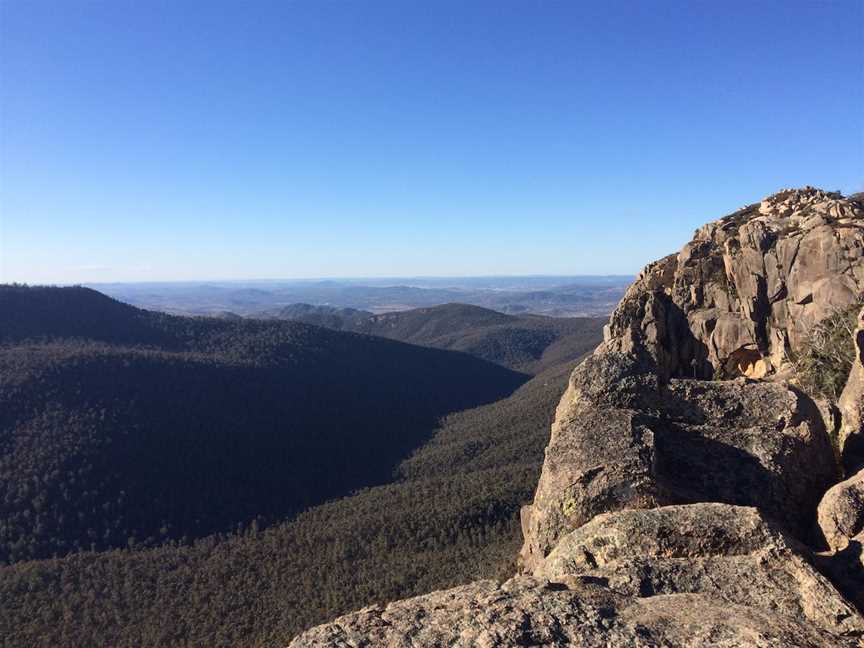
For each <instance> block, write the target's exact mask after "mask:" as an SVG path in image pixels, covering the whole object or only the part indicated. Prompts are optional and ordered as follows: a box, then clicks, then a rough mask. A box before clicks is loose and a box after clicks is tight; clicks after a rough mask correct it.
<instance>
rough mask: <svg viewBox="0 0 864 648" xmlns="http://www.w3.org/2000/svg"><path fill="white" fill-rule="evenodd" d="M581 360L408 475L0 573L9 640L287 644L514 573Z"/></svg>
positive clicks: (464, 428)
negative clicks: (529, 504)
mask: <svg viewBox="0 0 864 648" xmlns="http://www.w3.org/2000/svg"><path fill="white" fill-rule="evenodd" d="M598 337H599V330H595V331H594V332H593V338H592V339H593V340H594V341H595V342H596V341H597V339H598ZM572 366H573V365H572V363H568V364H566V365H562V366H559V367H558V368H556V369H553V370H550V371H547V372H545V373H543V374H541V375H539V376H537V377H535V378H533V379H532V380H530V381H529V382H528V383H526V384H525V385H523V386H522V387H520V388H519V389H518V390H517V391H516V392H514V393H513V394H512V395H511V396H509V397H507V398H505V399H502V400H500V401H498V402H496V403H491V404H489V405H484V406H481V407H477V408H473V409H469V410H467V411H464V412H459V413H457V414H453V415H450V416H448V417H447V418H446V419H445V420H444V421H443V424H442V426H441V427H440V428H439V429H438V430H437V431H436V433H435V434H434V436H433V438H432V439H431V441H430V442H429V443H427V444H425V445H424V446H423V447H422V448H421V449H420V450H418V451H417V452H416V453H414V454H413V455H412V456H411V457H410V458H409V459H407V460H405V461H403V462H402V464H401V465H400V467H399V469H398V472H399V474H400V476H401V477H400V478H399V479H398V480H397V481H396V482H394V483H392V484H387V485H382V486H378V487H374V488H370V489H366V490H363V491H361V492H359V493H357V494H355V495H352V496H350V497H346V498H343V499H340V500H337V501H335V502H331V503H327V504H324V505H321V506H317V507H315V508H312V509H310V510H309V511H307V512H305V513H302V514H301V515H299V516H298V517H297V518H296V519H295V520H293V521H291V522H287V523H284V524H280V525H276V526H273V527H271V528H269V529H267V530H266V531H262V532H251V531H247V532H245V533H238V534H232V535H231V536H226V537H219V536H211V537H209V538H205V539H203V540H200V541H198V542H196V543H195V544H194V545H193V546H180V547H177V546H163V547H159V548H155V549H147V550H141V551H109V552H103V553H97V554H92V553H79V554H75V555H72V556H69V557H67V558H63V559H60V560H44V561H37V562H29V563H19V564H17V565H13V566H11V567H5V568H0V600H4V601H9V600H15V602H16V605H15V606H13V607H12V608H9V609H7V610H6V612H5V613H4V614H3V615H0V634H5V635H6V636H7V637H10V638H11V640H13V641H15V642H17V643H15V644H14V645H27V646H45V647H48V646H51V647H52V648H53V647H61V646H68V647H70V648H71V647H72V646H81V645H111V646H114V647H117V648H120V647H128V648H132V647H133V646H134V647H139V646H181V645H189V646H207V647H208V648H209V647H214V646H223V647H226V648H227V647H235V646H250V647H251V646H264V645H268V646H269V645H277V646H278V645H285V644H287V642H288V640H289V639H290V637H291V636H292V635H293V634H295V633H296V632H298V631H300V630H302V629H304V628H306V627H309V626H311V625H314V624H315V623H320V622H322V621H324V620H327V619H329V618H331V617H333V616H335V615H337V614H341V613H344V612H347V611H349V610H352V609H356V608H358V607H362V606H364V605H368V604H370V603H373V602H385V601H388V600H392V599H395V598H399V597H404V596H412V595H416V594H422V593H425V592H428V591H430V590H433V589H436V588H439V587H449V586H451V585H456V584H459V583H463V582H467V581H470V580H472V579H475V578H488V577H496V576H500V575H505V574H507V573H509V572H510V570H511V569H512V564H511V563H512V560H513V556H514V555H515V553H516V551H517V549H518V547H519V544H520V542H521V537H522V536H521V533H520V530H519V508H520V506H521V505H522V504H523V503H525V502H526V501H528V500H529V499H530V497H531V493H532V491H533V489H534V487H535V485H536V482H537V478H538V476H539V471H540V466H541V464H542V461H543V448H544V447H545V445H546V443H547V442H548V439H549V426H550V424H551V420H552V416H553V414H554V410H555V405H556V403H557V402H558V399H559V398H560V395H561V392H562V391H563V390H564V387H565V384H566V381H567V376H568V375H569V373H570V370H571V369H572ZM105 619H111V621H110V622H107V623H106V622H105V621H104V620H105ZM4 623H5V624H6V627H4V626H3V624H4Z"/></svg>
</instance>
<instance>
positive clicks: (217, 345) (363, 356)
mask: <svg viewBox="0 0 864 648" xmlns="http://www.w3.org/2000/svg"><path fill="white" fill-rule="evenodd" d="M525 379H526V377H524V376H523V375H521V374H517V373H515V372H512V371H509V370H507V369H504V368H501V367H498V366H495V365H492V364H490V363H487V362H483V361H481V360H478V359H475V358H472V357H470V356H467V355H465V354H458V353H450V352H443V351H438V350H434V349H424V348H421V347H416V346H412V345H406V344H401V343H397V342H393V341H389V340H383V339H380V338H374V337H370V336H361V335H354V334H350V333H338V332H333V331H330V330H327V329H323V328H320V327H314V326H308V325H305V324H300V323H295V322H262V321H230V320H217V319H206V318H181V317H173V316H168V315H161V314H155V313H150V312H147V311H142V310H138V309H135V308H132V307H129V306H126V305H124V304H121V303H119V302H115V301H114V300H111V299H109V298H107V297H105V296H103V295H100V294H99V293H96V292H94V291H92V290H88V289H84V288H26V287H22V286H3V287H0V507H2V509H0V561H3V562H9V561H17V560H24V559H32V558H46V557H50V556H53V555H59V556H62V555H64V554H66V553H67V552H70V551H77V550H81V549H85V550H87V549H96V550H101V549H108V548H113V547H138V546H142V545H143V546H152V545H157V544H160V543H163V542H165V541H168V540H189V539H192V538H196V537H202V536H204V535H207V534H211V533H214V532H220V531H221V532H225V531H231V530H232V529H235V528H237V527H238V526H246V525H249V524H250V523H252V522H253V521H256V520H257V521H258V523H262V524H269V523H272V522H274V521H279V520H282V519H285V518H286V517H288V516H291V515H293V514H296V513H297V512H298V511H300V510H302V509H304V508H306V507H308V506H310V505H314V504H317V503H320V502H323V501H325V500H327V499H331V498H333V497H337V496H340V495H344V494H347V493H348V492H350V491H352V490H354V489H357V488H361V487H364V486H370V485H374V484H380V483H385V482H387V481H389V480H390V479H391V475H392V472H393V469H394V467H395V466H396V465H397V463H398V462H399V461H400V460H401V459H403V458H404V457H405V456H406V455H407V454H408V453H410V452H411V451H412V450H413V449H414V448H416V447H418V446H419V445H420V444H421V443H422V442H424V441H425V440H426V439H428V438H429V435H430V434H431V432H432V430H433V429H434V427H435V426H436V424H437V421H438V419H439V418H440V417H441V416H443V415H445V414H447V413H449V412H454V411H458V410H462V409H465V408H466V407H471V406H474V405H477V404H479V403H484V402H490V401H493V400H496V399H497V398H500V397H502V396H506V395H507V394H508V393H510V392H511V391H512V390H513V389H514V388H516V387H517V386H518V385H519V384H521V383H522V382H524V381H525Z"/></svg>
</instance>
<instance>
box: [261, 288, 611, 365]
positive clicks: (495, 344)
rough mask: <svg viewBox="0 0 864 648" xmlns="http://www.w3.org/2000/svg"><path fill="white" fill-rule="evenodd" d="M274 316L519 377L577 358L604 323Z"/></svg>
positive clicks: (443, 313)
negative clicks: (485, 364) (485, 363)
mask: <svg viewBox="0 0 864 648" xmlns="http://www.w3.org/2000/svg"><path fill="white" fill-rule="evenodd" d="M272 316H275V317H278V318H283V319H290V320H294V321H301V322H306V323H309V324H319V325H321V326H327V327H328V328H333V329H335V330H342V331H354V332H357V333H367V334H369V335H377V336H380V337H386V338H390V339H393V340H400V341H402V342H410V343H411V344H420V345H423V346H430V347H435V348H438V349H451V350H455V351H464V352H465V353H470V354H471V355H474V356H477V357H478V358H483V359H484V360H489V361H490V362H494V363H496V364H500V365H503V366H506V367H510V368H511V369H515V370H518V371H527V372H530V373H539V372H541V371H543V370H545V369H548V368H550V367H554V366H556V365H558V364H561V363H562V362H568V361H570V360H573V359H575V358H578V357H579V356H581V355H582V354H584V353H586V352H587V351H589V350H590V348H591V346H593V344H592V343H591V340H593V338H592V336H591V332H593V331H595V330H597V328H598V327H600V326H602V324H604V323H605V320H602V319H601V318H587V317H578V318H577V317H560V318H558V317H544V316H541V315H519V316H516V315H506V314H504V313H499V312H497V311H494V310H489V309H488V308H481V307H479V306H471V305H468V304H444V305H442V306H433V307H430V308H417V309H413V310H406V311H398V312H393V313H384V314H381V315H373V314H372V313H368V312H365V311H358V310H354V309H350V308H333V307H330V306H311V305H309V304H294V305H292V306H287V307H285V308H283V309H280V310H278V311H275V312H274V313H272Z"/></svg>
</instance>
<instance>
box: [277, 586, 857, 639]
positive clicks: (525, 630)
mask: <svg viewBox="0 0 864 648" xmlns="http://www.w3.org/2000/svg"><path fill="white" fill-rule="evenodd" d="M442 646H450V647H451V648H509V647H516V646H548V647H550V648H552V647H562V646H581V647H583V648H595V647H596V648H601V647H602V648H625V647H626V648H631V647H633V646H645V647H649V646H663V647H664V648H703V647H704V646H723V647H724V648H745V647H747V648H753V647H763V648H769V647H770V648H793V647H796V648H797V647H800V648H805V647H806V648H843V647H844V646H845V647H848V648H852V647H854V646H859V643H858V640H857V638H856V637H855V635H854V634H843V633H835V632H830V631H826V630H824V629H823V628H821V627H819V626H818V625H814V624H812V623H810V622H809V620H808V619H807V618H805V617H797V618H796V617H794V616H786V615H785V614H779V613H778V612H777V611H775V610H771V609H770V608H769V607H768V606H766V607H763V606H751V605H740V604H734V603H728V602H726V601H723V600H721V599H719V598H717V597H713V596H706V595H702V594H666V595H657V596H652V597H649V598H636V597H628V596H624V595H621V594H619V593H616V592H614V591H613V590H612V589H611V588H609V587H608V586H606V585H604V584H602V583H600V582H597V581H592V580H591V579H585V580H579V579H575V580H574V581H573V582H571V583H570V584H569V585H561V584H555V583H550V582H548V581H545V580H538V579H534V578H529V577H517V578H513V579H511V580H509V581H506V582H504V583H503V584H498V583H496V582H495V581H478V582H475V583H471V584H470V585H465V586H462V587H456V588H454V589H450V590H444V591H440V592H433V593H432V594H427V595H425V596H419V597H417V598H413V599H407V600H404V601H398V602H396V603H391V604H389V605H387V606H386V607H384V606H372V607H369V608H365V609H363V610H360V611H359V612H354V613H353V614H348V615H346V616H343V617H340V618H338V619H336V620H335V621H333V622H331V623H327V624H325V625H322V626H318V627H316V628H313V629H311V630H308V631H307V632H305V633H303V634H301V635H300V636H299V637H297V638H295V639H294V641H292V642H291V644H290V648H373V647H374V648H439V647H442Z"/></svg>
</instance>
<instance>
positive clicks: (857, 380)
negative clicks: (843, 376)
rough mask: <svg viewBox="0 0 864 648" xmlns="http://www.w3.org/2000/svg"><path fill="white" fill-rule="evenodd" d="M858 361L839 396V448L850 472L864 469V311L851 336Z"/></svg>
mask: <svg viewBox="0 0 864 648" xmlns="http://www.w3.org/2000/svg"><path fill="white" fill-rule="evenodd" d="M852 343H853V348H854V350H855V359H854V360H853V362H852V369H851V371H850V372H849V378H848V380H847V381H846V387H845V388H844V389H843V393H842V394H841V395H840V400H839V402H838V409H839V410H840V416H841V427H840V434H839V444H840V448H841V451H842V454H843V460H844V463H846V465H847V467H849V468H851V469H857V468H861V467H864V308H862V309H861V312H860V313H859V314H858V327H857V329H856V330H855V332H854V333H853V336H852Z"/></svg>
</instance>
